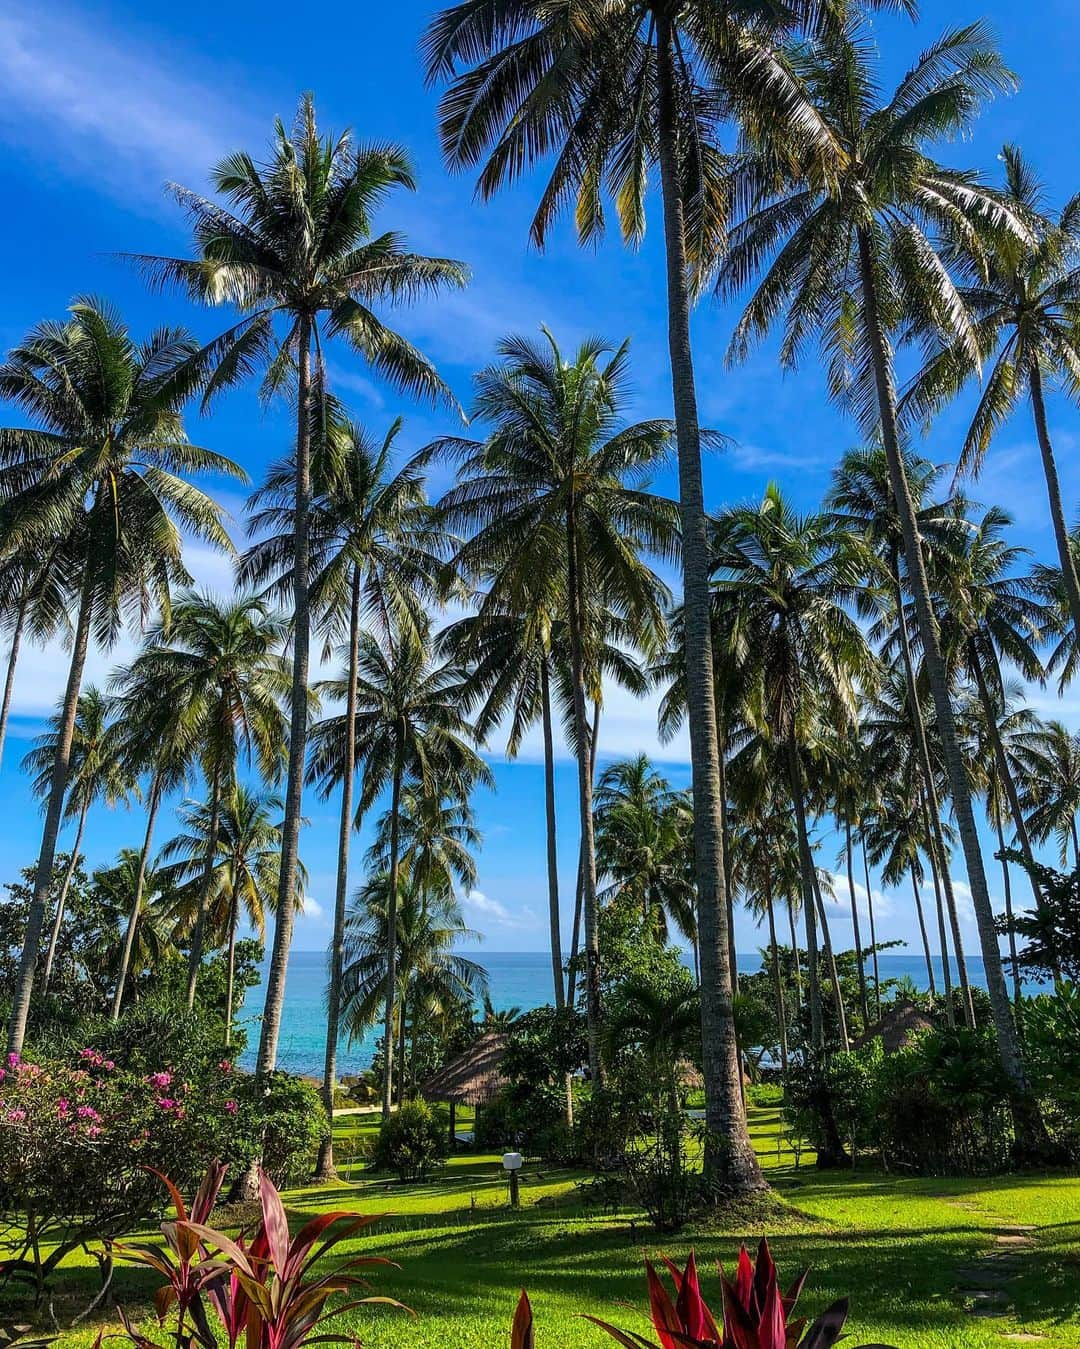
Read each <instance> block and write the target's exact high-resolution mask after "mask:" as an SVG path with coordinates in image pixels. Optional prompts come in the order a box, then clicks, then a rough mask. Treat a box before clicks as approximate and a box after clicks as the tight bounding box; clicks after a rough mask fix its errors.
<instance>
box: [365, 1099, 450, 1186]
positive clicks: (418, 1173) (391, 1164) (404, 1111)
mask: <svg viewBox="0 0 1080 1349" xmlns="http://www.w3.org/2000/svg"><path fill="white" fill-rule="evenodd" d="M449 1129H450V1123H449V1119H448V1117H447V1116H446V1115H445V1114H444V1113H443V1112H442V1111H436V1110H433V1109H432V1108H431V1106H430V1105H428V1103H427V1102H426V1101H405V1102H404V1103H403V1104H402V1105H401V1106H399V1107H398V1109H397V1110H395V1111H394V1113H393V1114H392V1115H390V1116H389V1117H388V1118H387V1119H385V1120H383V1123H382V1127H381V1128H380V1129H379V1140H378V1142H377V1143H376V1145H375V1153H374V1156H373V1158H372V1164H373V1166H374V1167H375V1169H376V1170H378V1171H393V1172H395V1173H396V1175H397V1177H398V1179H399V1180H403V1181H404V1180H426V1179H427V1178H428V1176H430V1175H431V1173H432V1172H433V1171H434V1170H435V1169H436V1168H437V1167H439V1166H441V1165H442V1163H443V1162H444V1161H445V1159H446V1150H447V1142H448V1134H449Z"/></svg>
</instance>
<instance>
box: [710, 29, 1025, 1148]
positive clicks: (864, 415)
mask: <svg viewBox="0 0 1080 1349" xmlns="http://www.w3.org/2000/svg"><path fill="white" fill-rule="evenodd" d="M793 59H794V60H795V64H796V68H797V69H798V71H799V73H800V75H801V76H802V78H803V80H804V81H805V83H806V85H807V88H808V89H809V91H810V93H811V95H812V98H813V101H814V105H815V107H816V108H817V109H818V111H819V114H820V117H821V119H822V121H823V122H824V123H826V124H827V125H828V126H829V127H830V129H831V131H832V134H833V137H834V139H835V142H836V144H837V146H838V147H839V150H838V153H837V155H836V157H835V159H834V163H833V170H834V172H833V173H832V175H830V177H829V178H823V177H822V175H821V174H820V172H819V171H818V167H817V166H815V165H806V166H805V168H804V171H803V172H802V173H800V174H796V175H792V179H791V181H790V183H788V184H787V185H784V186H782V187H781V188H780V190H779V191H773V190H772V184H775V183H776V181H777V178H776V155H775V152H774V151H772V149H771V147H769V146H766V147H765V149H764V150H763V151H761V152H759V153H754V154H750V155H748V156H747V157H746V159H745V162H744V163H743V164H742V165H741V166H740V167H738V168H737V169H736V170H735V172H734V175H733V179H734V181H733V183H732V190H733V192H735V193H736V195H737V197H738V198H740V199H742V200H746V201H748V202H750V203H751V208H750V210H749V211H748V213H747V215H746V217H745V218H744V219H743V220H741V222H740V223H739V224H738V225H737V226H736V227H735V228H734V229H733V231H732V233H731V237H730V248H729V251H728V254H727V256H726V258H725V259H724V262H723V264H722V266H721V270H720V290H721V292H723V293H730V292H732V291H733V290H736V289H738V288H741V286H742V285H743V283H744V282H746V281H748V280H749V279H750V278H751V277H752V276H753V275H754V274H755V273H756V272H757V271H758V270H759V269H760V268H761V267H762V266H763V264H765V261H766V259H771V262H770V263H769V265H768V270H767V271H766V275H765V277H764V279H763V280H762V281H761V283H760V285H759V286H758V289H757V291H756V293H755V294H754V296H753V298H752V299H751V301H750V303H749V305H748V306H747V308H746V310H745V312H744V314H743V316H742V318H741V319H740V321H739V324H738V327H737V329H736V333H735V337H734V341H733V348H732V350H733V354H734V355H739V354H742V353H744V352H745V351H746V350H747V348H748V347H749V345H750V342H751V340H752V339H753V338H754V337H756V336H760V335H762V334H764V333H765V332H766V331H767V330H768V329H769V328H771V327H772V326H773V321H774V319H775V318H776V317H777V316H778V315H780V314H785V315H786V320H785V324H786V326H785V336H784V339H783V342H782V344H781V359H782V361H783V362H784V364H785V365H788V366H793V365H795V364H796V363H797V361H798V358H799V355H800V352H801V351H802V349H803V347H804V346H805V343H806V341H807V340H808V339H809V337H810V336H811V334H812V333H814V332H815V331H816V332H820V333H821V334H822V336H823V341H824V346H825V350H826V356H827V362H828V370H829V378H830V384H831V388H832V391H833V393H834V395H835V396H837V397H838V398H842V399H844V401H845V402H847V403H848V404H849V405H850V406H851V407H852V408H853V409H854V411H855V413H856V415H857V416H858V418H859V420H860V422H861V424H862V426H863V428H864V430H865V432H866V434H867V435H868V436H870V435H873V434H874V433H875V432H878V431H880V435H881V441H882V445H883V447H884V450H885V455H886V459H887V462H888V466H889V478H890V484H891V487H892V493H893V498H894V501H895V503H896V508H897V513H898V515H899V518H900V526H901V533H902V536H903V543H904V549H903V552H904V560H905V564H906V568H907V582H908V586H909V588H910V590H911V593H912V597H913V599H914V604H915V612H916V617H917V621H918V627H919V636H920V640H921V644H922V649H923V657H924V661H925V664H926V672H927V677H928V680H929V684H930V690H931V694H932V696H933V700H934V708H935V713H936V717H937V723H938V731H939V734H940V737H941V743H942V748H943V750H944V754H945V763H946V768H947V771H948V779H949V787H950V792H951V796H952V803H953V810H954V812H955V814H956V819H957V824H958V827H959V833H960V841H961V846H962V847H963V851H964V859H965V862H966V865H967V872H968V884H969V886H970V889H971V895H972V902H973V905H974V909H975V916H976V922H977V925H978V929H979V938H980V945H981V948H982V956H983V963H984V967H985V970H986V978H987V984H988V988H989V993H990V999H991V1004H992V1008H993V1016H994V1024H995V1027H996V1030H997V1039H998V1050H999V1054H1000V1057H1001V1062H1002V1066H1003V1068H1004V1070H1005V1072H1006V1074H1007V1076H1008V1077H1009V1079H1010V1080H1011V1081H1012V1083H1013V1084H1014V1087H1015V1089H1016V1090H1015V1094H1016V1114H1017V1124H1018V1135H1019V1137H1020V1139H1021V1142H1022V1144H1025V1143H1028V1142H1030V1141H1031V1140H1032V1139H1035V1138H1037V1137H1038V1136H1039V1134H1040V1125H1039V1121H1038V1118H1037V1114H1036V1112H1034V1111H1032V1110H1029V1109H1028V1107H1027V1104H1026V1102H1027V1075H1026V1070H1025V1067H1024V1062H1023V1055H1022V1051H1021V1046H1020V1042H1019V1039H1018V1037H1017V1033H1016V1026H1015V1024H1014V1021H1013V1016H1012V1005H1011V1002H1010V999H1009V993H1008V989H1007V988H1006V985H1005V976H1004V971H1003V969H1002V963H1001V953H1000V950H999V948H998V940H997V929H996V926H995V919H994V912H993V907H992V905H991V903H990V891H989V888H988V887H987V883H986V873H985V869H984V866H983V859H982V853H981V850H980V845H979V836H978V830H977V828H976V824H975V815H974V811H973V809H972V802H971V792H970V789H969V787H968V783H967V780H966V777H965V773H964V762H963V756H962V754H961V749H960V743H959V738H958V735H957V730H956V724H955V718H954V715H953V709H952V704H951V702H950V699H949V684H948V673H947V670H946V668H945V664H944V661H943V659H942V654H941V648H940V642H939V638H938V628H937V621H936V618H935V615H934V609H933V603H932V599H931V594H930V587H929V582H928V580H927V573H926V560H925V556H924V553H923V548H922V544H921V541H920V538H919V532H918V522H917V514H916V507H915V503H914V501H913V500H912V496H911V491H910V486H909V483H908V478H907V473H906V468H905V462H904V455H903V449H902V445H901V437H900V430H899V426H898V420H897V407H896V401H897V400H896V386H895V375H894V369H893V350H892V347H891V345H890V335H891V334H893V333H895V332H896V331H898V330H900V329H905V328H906V329H909V330H914V331H918V332H920V333H924V334H932V333H942V334H945V335H947V336H948V337H949V338H950V339H951V340H954V341H958V342H962V343H963V345H964V346H966V348H967V350H968V351H969V352H970V353H971V354H972V355H977V354H978V336H977V333H976V331H975V329H974V326H973V323H972V320H971V317H970V315H969V313H968V311H967V309H966V307H965V305H964V303H963V298H962V297H961V295H960V294H959V293H958V291H957V288H956V284H955V282H954V281H953V279H952V277H951V276H950V274H949V271H948V270H947V268H946V266H945V263H944V262H943V260H942V257H941V255H940V254H939V252H938V251H937V250H936V249H935V247H934V243H933V242H932V240H931V237H930V234H929V233H928V231H931V232H935V233H937V234H938V235H940V236H942V237H943V238H945V239H946V240H948V241H950V243H953V244H955V246H956V248H957V249H959V250H960V251H961V253H962V254H963V255H964V256H966V257H969V258H971V259H972V265H974V266H980V265H982V264H983V261H984V248H983V240H984V236H985V235H987V234H988V233H990V232H1006V233H1011V234H1014V235H1018V236H1020V237H1024V238H1028V237H1030V236H1029V235H1028V232H1027V229H1026V226H1025V224H1024V223H1023V220H1022V218H1021V215H1020V213H1018V212H1017V210H1016V209H1015V208H1014V207H1012V206H1011V205H1010V204H1009V203H1007V202H1005V201H1002V200H1001V199H1000V198H999V197H998V196H997V194H995V193H994V192H993V191H992V190H990V189H989V188H985V187H983V186H982V185H981V184H980V183H979V181H978V180H977V179H976V178H975V177H974V176H973V175H972V174H970V173H965V172H961V171H958V170H954V169H948V168H945V167H943V166H942V165H940V164H938V163H936V162H935V161H934V160H932V159H931V158H930V157H929V156H928V154H927V153H926V150H925V149H924V147H925V146H926V145H927V143H928V142H932V141H935V140H941V139H943V138H945V137H952V136H955V135H957V134H961V133H963V132H964V131H965V130H966V129H967V128H968V127H969V126H970V124H971V121H972V119H973V117H974V114H975V112H976V111H977V109H978V107H979V106H980V104H981V103H982V102H983V100H984V99H985V98H987V97H989V96H991V95H992V94H994V93H995V92H998V91H1004V90H1008V89H1011V88H1012V87H1013V85H1014V84H1015V80H1014V77H1013V76H1012V75H1011V73H1010V72H1009V71H1008V70H1007V69H1006V68H1005V66H1004V65H1003V64H1002V63H1001V61H1000V58H999V57H998V55H997V53H996V52H995V50H994V48H993V45H992V43H991V41H990V39H989V36H988V33H987V31H986V29H985V28H984V27H983V26H982V25H980V24H970V25H968V26H966V27H962V28H956V29H953V30H950V31H949V32H947V33H946V34H945V35H944V36H943V37H941V38H940V39H939V40H938V41H937V42H935V43H933V44H932V45H931V46H930V47H929V48H928V49H927V50H926V51H925V52H924V53H923V54H922V56H921V57H920V58H919V59H918V60H917V61H916V62H915V64H914V65H913V67H912V69H911V70H910V71H909V72H908V74H906V75H905V76H904V77H903V79H902V80H901V81H900V83H899V85H898V86H897V87H896V89H895V91H894V92H893V93H892V94H891V95H889V96H885V95H883V93H882V91H881V90H880V87H879V84H878V80H877V76H876V72H875V69H874V63H873V54H872V50H871V48H870V43H869V41H868V40H867V38H866V36H865V33H864V31H863V30H862V29H860V27H859V26H858V24H857V23H849V24H846V25H844V26H842V27H841V26H839V25H838V26H836V27H835V28H833V29H831V30H830V31H829V32H828V33H827V34H826V35H825V36H824V37H823V38H822V40H821V41H819V42H818V43H816V44H814V45H813V46H811V47H808V48H806V49H804V50H803V51H802V52H800V53H799V54H798V55H797V56H796V57H794V58H793ZM762 184H765V187H764V190H763V189H762Z"/></svg>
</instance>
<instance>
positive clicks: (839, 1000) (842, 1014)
mask: <svg viewBox="0 0 1080 1349" xmlns="http://www.w3.org/2000/svg"><path fill="white" fill-rule="evenodd" d="M810 875H811V879H812V882H813V886H814V903H815V904H816V905H817V911H818V918H819V919H820V921H821V946H822V950H823V951H824V952H825V968H826V969H827V970H828V971H829V986H830V987H831V988H832V995H833V1005H834V1006H835V1008H836V1020H837V1023H838V1025H839V1028H840V1046H841V1048H842V1049H843V1050H844V1052H845V1053H846V1052H847V1051H848V1050H849V1049H850V1048H851V1039H850V1037H849V1036H848V1027H847V1009H846V1008H845V1006H844V991H843V989H842V988H841V987H840V975H839V973H838V972H837V968H836V953H835V951H834V950H833V944H832V933H831V932H830V931H829V915H828V913H827V912H826V910H825V900H824V898H823V896H822V893H821V882H820V881H819V880H818V873H817V867H814V868H813V870H812V871H811V873H810Z"/></svg>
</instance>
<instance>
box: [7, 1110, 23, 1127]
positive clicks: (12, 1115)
mask: <svg viewBox="0 0 1080 1349" xmlns="http://www.w3.org/2000/svg"><path fill="white" fill-rule="evenodd" d="M7 1117H8V1119H9V1120H11V1122H12V1123H13V1124H21V1123H22V1122H23V1120H24V1119H25V1118H26V1111H25V1110H21V1109H16V1110H9V1111H8V1113H7Z"/></svg>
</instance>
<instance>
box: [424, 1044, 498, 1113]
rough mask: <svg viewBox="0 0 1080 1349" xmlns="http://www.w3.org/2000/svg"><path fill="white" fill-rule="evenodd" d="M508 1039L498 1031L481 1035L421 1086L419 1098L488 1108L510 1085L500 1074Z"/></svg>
mask: <svg viewBox="0 0 1080 1349" xmlns="http://www.w3.org/2000/svg"><path fill="white" fill-rule="evenodd" d="M507 1039H508V1037H507V1036H506V1035H504V1034H501V1033H499V1032H498V1031H489V1032H488V1033H487V1034H486V1035H481V1036H480V1038H479V1039H478V1040H475V1041H474V1042H473V1043H472V1044H471V1045H470V1046H469V1047H468V1049H465V1050H462V1052H461V1053H460V1054H457V1055H455V1057H454V1058H452V1059H451V1060H450V1061H449V1063H445V1064H443V1066H442V1067H441V1068H440V1069H439V1071H438V1072H437V1073H434V1074H433V1075H432V1076H431V1077H429V1078H428V1080H427V1081H426V1082H424V1083H422V1084H421V1086H420V1095H421V1096H423V1098H424V1100H425V1101H450V1102H452V1103H453V1104H454V1105H487V1103H488V1102H489V1101H492V1100H494V1098H495V1097H496V1096H497V1095H498V1094H499V1092H500V1091H501V1090H502V1089H503V1087H505V1086H506V1085H507V1082H506V1078H505V1077H503V1075H502V1073H501V1072H500V1071H499V1065H500V1064H501V1063H502V1056H503V1053H504V1052H505V1050H506V1042H507Z"/></svg>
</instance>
